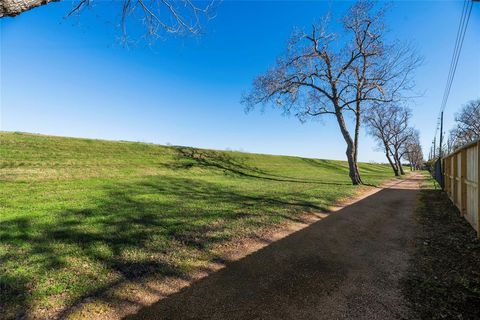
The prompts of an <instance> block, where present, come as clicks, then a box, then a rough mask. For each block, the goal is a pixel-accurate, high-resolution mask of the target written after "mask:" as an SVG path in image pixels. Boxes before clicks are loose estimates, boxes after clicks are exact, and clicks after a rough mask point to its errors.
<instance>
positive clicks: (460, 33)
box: [433, 0, 473, 157]
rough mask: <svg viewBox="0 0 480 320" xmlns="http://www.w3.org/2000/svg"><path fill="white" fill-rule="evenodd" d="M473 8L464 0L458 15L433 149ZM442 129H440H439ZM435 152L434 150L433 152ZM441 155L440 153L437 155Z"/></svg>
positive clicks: (468, 0) (470, 2)
mask: <svg viewBox="0 0 480 320" xmlns="http://www.w3.org/2000/svg"><path fill="white" fill-rule="evenodd" d="M472 8H473V0H464V2H463V8H462V14H461V16H460V23H459V24H458V29H457V37H456V39H455V45H454V49H453V55H452V60H451V61H450V68H449V72H448V76H447V83H446V86H445V91H444V94H443V99H442V104H441V106H440V112H439V115H438V118H437V125H436V128H435V134H434V142H433V144H434V149H435V140H436V139H435V137H436V136H437V133H438V130H439V129H440V130H441V128H440V127H441V123H442V122H443V111H444V110H445V107H446V105H447V101H448V97H449V95H450V90H451V88H452V83H453V79H454V78H455V72H456V71H457V66H458V60H459V58H460V53H461V51H462V46H463V41H464V39H465V34H466V31H467V26H468V22H469V20H470V14H471V12H472ZM441 131H442V130H441ZM442 138H443V132H440V141H441V142H442V140H443V139H442ZM434 154H435V152H434ZM439 156H440V157H441V154H440V155H439Z"/></svg>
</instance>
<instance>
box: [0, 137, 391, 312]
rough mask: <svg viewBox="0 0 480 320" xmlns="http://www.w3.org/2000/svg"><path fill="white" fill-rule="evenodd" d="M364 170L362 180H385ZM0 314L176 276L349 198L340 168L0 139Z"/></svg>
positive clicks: (186, 151) (383, 172) (379, 171)
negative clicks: (220, 248)
mask: <svg viewBox="0 0 480 320" xmlns="http://www.w3.org/2000/svg"><path fill="white" fill-rule="evenodd" d="M390 171H391V169H390V168H388V167H387V166H383V165H375V164H361V173H362V177H363V180H364V182H366V183H369V184H378V183H379V182H381V181H382V180H385V179H387V178H390V177H392V175H391V172H390ZM0 179H1V183H0V210H1V215H0V224H1V225H0V238H1V244H0V260H1V261H0V295H1V297H0V301H1V304H2V305H1V306H0V309H1V310H2V311H1V315H0V318H12V317H18V316H22V315H30V316H31V315H35V314H36V315H39V316H41V315H49V314H50V315H51V314H53V312H57V311H60V310H62V309H65V308H68V307H69V306H72V305H73V304H75V303H76V302H78V301H80V300H81V299H82V298H84V297H87V296H89V295H92V294H98V293H99V292H102V290H105V289H107V288H109V287H111V286H113V285H115V284H118V283H121V282H122V281H125V280H132V279H138V278H141V277H144V276H146V275H148V276H152V275H158V276H164V275H184V274H186V273H188V272H189V271H192V270H194V269H195V268H196V267H198V266H201V265H202V263H205V261H209V260H211V259H214V258H215V252H214V250H212V247H213V246H214V245H217V244H221V243H223V242H225V241H228V240H232V239H234V238H236V237H242V236H247V235H251V234H254V233H255V232H258V231H259V230H265V228H268V227H271V226H272V225H275V224H279V223H282V222H286V221H288V220H294V219H295V217H296V216H298V215H299V214H301V213H305V212H310V211H320V210H328V208H329V206H331V205H332V204H333V203H335V201H337V200H339V199H341V198H344V197H347V196H350V195H352V194H353V193H354V192H355V190H356V189H355V187H353V186H351V185H350V182H349V177H348V168H347V164H346V163H345V162H342V161H327V160H313V159H305V158H298V157H287V156H271V155H260V154H248V153H241V152H220V151H211V150H200V149H192V148H184V147H166V146H159V145H154V144H146V143H135V142H111V141H101V140H90V139H74V138H62V137H51V136H42V135H33V134H26V133H10V132H0Z"/></svg>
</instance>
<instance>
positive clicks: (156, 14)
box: [0, 0, 217, 39]
mask: <svg viewBox="0 0 480 320" xmlns="http://www.w3.org/2000/svg"><path fill="white" fill-rule="evenodd" d="M58 1H59V0H2V1H1V2H0V18H3V17H14V16H17V15H19V14H21V13H23V12H25V11H28V10H30V9H33V8H36V7H39V6H42V5H46V4H48V3H52V2H58ZM92 3H93V0H78V1H76V2H74V6H73V8H72V9H71V11H70V12H69V13H68V16H71V15H73V14H79V13H81V12H82V11H83V10H84V9H85V8H87V7H90V6H91V4H92ZM216 3H217V1H216V0H210V1H209V2H207V3H205V2H203V3H198V2H195V1H193V0H122V1H121V4H122V6H121V18H120V20H121V21H120V25H121V30H122V35H123V38H124V39H125V38H126V36H127V21H128V18H129V17H131V16H132V17H134V18H136V19H137V20H138V21H142V22H143V24H144V26H145V34H146V36H149V37H154V38H158V37H161V36H162V35H163V34H192V35H198V34H200V33H201V30H202V29H201V27H202V21H203V20H205V19H207V20H208V19H209V18H210V17H211V16H212V12H213V8H214V6H215V4H216Z"/></svg>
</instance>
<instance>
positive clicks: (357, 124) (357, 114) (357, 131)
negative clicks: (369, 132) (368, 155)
mask: <svg viewBox="0 0 480 320" xmlns="http://www.w3.org/2000/svg"><path fill="white" fill-rule="evenodd" d="M360 114H361V113H360V101H357V104H356V112H355V137H354V144H353V146H354V163H355V170H356V172H357V176H358V178H359V179H360V183H362V184H363V181H362V178H361V177H360V172H359V171H358V144H359V142H358V141H359V136H360V124H361V115H360Z"/></svg>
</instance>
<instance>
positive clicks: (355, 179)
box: [335, 108, 362, 185]
mask: <svg viewBox="0 0 480 320" xmlns="http://www.w3.org/2000/svg"><path fill="white" fill-rule="evenodd" d="M336 109H337V110H336V111H335V116H336V117H337V122H338V126H339V127H340V131H341V132H342V136H343V139H344V140H345V142H346V143H347V151H346V155H347V160H348V169H349V176H350V179H351V180H352V184H353V185H359V184H362V179H361V178H360V173H359V171H358V165H357V161H356V159H355V153H356V151H355V143H354V141H353V139H352V137H351V136H350V133H349V132H348V129H347V125H346V123H345V119H344V118H343V114H342V112H341V110H340V109H339V108H336Z"/></svg>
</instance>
